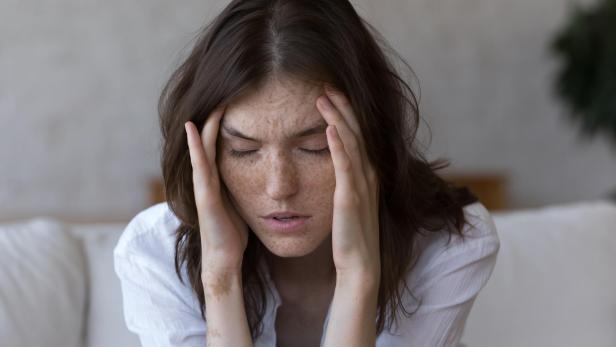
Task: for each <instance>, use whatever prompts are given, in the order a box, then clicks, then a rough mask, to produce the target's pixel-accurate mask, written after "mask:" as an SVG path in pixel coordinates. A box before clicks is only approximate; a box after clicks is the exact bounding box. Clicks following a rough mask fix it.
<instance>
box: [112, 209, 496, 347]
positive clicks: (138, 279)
mask: <svg viewBox="0 0 616 347" xmlns="http://www.w3.org/2000/svg"><path fill="white" fill-rule="evenodd" d="M464 212H465V214H466V217H467V218H468V220H469V222H470V223H471V224H473V225H475V227H474V228H472V227H470V226H469V225H465V227H464V229H463V232H464V234H465V235H467V237H466V239H465V241H464V242H462V238H461V237H460V236H459V235H456V234H452V235H451V240H450V243H449V244H447V241H448V237H449V235H448V234H447V233H428V234H427V235H429V236H427V237H421V235H418V237H421V240H422V241H421V243H420V244H421V248H420V251H421V252H420V255H419V258H418V259H417V263H416V264H415V266H414V267H413V268H412V269H411V271H409V274H408V277H407V281H408V282H407V283H408V286H409V288H410V289H411V290H412V293H413V295H414V296H415V298H419V299H421V305H419V309H418V310H417V311H416V312H415V313H413V314H412V315H411V316H410V317H408V318H407V317H406V316H405V315H403V314H398V320H397V322H398V324H397V325H394V326H392V329H391V330H392V331H388V330H387V329H384V330H383V332H382V333H381V334H380V335H379V336H378V337H377V340H376V346H377V347H402V346H404V347H408V346H413V347H422V346H426V347H439V346H448V347H449V346H453V347H455V346H458V343H459V341H460V338H461V336H462V332H463V330H464V326H465V322H466V318H467V317H468V314H469V312H470V310H471V307H472V305H473V303H474V301H475V298H476V297H477V294H478V293H479V291H480V290H481V289H482V288H483V287H484V285H485V284H486V282H487V281H488V279H489V278H490V275H491V274H492V270H493V268H494V265H495V263H496V257H497V253H498V250H499V248H500V242H499V238H498V235H497V232H496V227H495V225H494V222H493V220H492V218H491V216H490V214H489V212H488V211H487V210H486V208H485V207H484V206H483V205H482V204H481V203H480V202H476V203H473V204H469V205H466V206H465V207H464ZM179 224H180V222H179V220H178V218H177V217H176V216H175V215H174V214H173V212H172V211H171V210H170V209H169V207H168V205H167V203H159V204H157V205H154V206H152V207H149V208H147V209H146V210H144V211H142V212H140V213H139V214H137V216H135V217H134V218H133V219H132V220H131V221H130V223H129V224H128V225H127V227H126V229H125V230H124V233H123V234H122V236H121V237H120V240H119V241H118V244H117V245H116V247H115V249H114V265H115V272H116V274H117V276H118V277H119V278H120V281H121V286H122V296H123V302H124V318H125V321H126V325H127V327H128V329H129V330H130V331H132V332H134V333H136V334H137V335H138V336H139V338H140V340H141V344H142V346H144V347H155V346H178V347H179V346H182V347H189V346H190V347H192V346H195V347H196V346H199V347H204V346H206V330H207V326H206V323H205V321H204V320H203V319H202V318H201V311H200V308H199V301H198V299H197V297H196V295H195V294H194V293H193V292H192V289H191V288H190V286H188V285H187V283H188V281H187V279H188V276H187V275H186V268H185V266H182V267H181V272H182V276H183V279H185V280H184V283H185V284H182V283H181V282H180V280H179V279H178V277H177V275H176V273H175V268H174V255H175V234H174V231H175V229H176V228H177V227H178V226H179ZM264 270H265V276H266V279H267V284H268V285H269V287H270V289H271V291H272V293H273V294H274V295H273V297H272V296H268V301H267V303H266V305H267V310H266V314H265V316H264V317H263V334H262V335H261V336H259V337H258V338H257V339H256V340H255V341H254V346H255V347H275V346H276V333H275V319H276V310H277V309H278V307H279V306H280V305H281V300H280V297H279V295H278V292H277V291H276V287H275V286H274V285H273V282H272V281H271V278H270V277H269V273H268V272H267V268H264ZM402 299H403V301H404V303H405V308H406V310H407V312H413V311H415V309H416V308H417V301H416V300H415V299H412V300H411V297H410V295H409V294H408V292H407V291H405V292H404V294H403V297H402ZM328 320H329V310H328V312H327V318H326V319H325V321H324V322H323V334H325V331H326V328H327V322H328ZM323 341H324V335H323V336H322V337H321V346H322V345H323Z"/></svg>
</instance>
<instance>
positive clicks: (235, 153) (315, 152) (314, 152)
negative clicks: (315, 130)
mask: <svg viewBox="0 0 616 347" xmlns="http://www.w3.org/2000/svg"><path fill="white" fill-rule="evenodd" d="M256 151H257V150H252V151H236V150H234V149H231V150H229V154H231V155H232V156H234V157H236V158H242V157H246V156H248V155H250V154H252V153H254V152H256ZM300 151H302V152H306V153H308V154H312V155H323V154H326V153H328V152H329V147H325V148H323V149H317V150H312V149H304V148H300Z"/></svg>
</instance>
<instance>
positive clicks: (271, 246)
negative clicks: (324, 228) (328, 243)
mask: <svg viewBox="0 0 616 347" xmlns="http://www.w3.org/2000/svg"><path fill="white" fill-rule="evenodd" d="M257 236H258V237H259V239H260V240H261V243H263V245H264V246H265V248H267V249H268V250H269V251H270V252H271V253H272V254H274V255H276V256H279V257H282V258H294V257H303V256H305V255H308V254H310V253H312V252H314V251H315V250H316V249H317V248H318V247H319V245H321V244H322V242H323V241H324V240H325V239H327V234H325V235H319V236H316V237H315V236H314V235H307V234H303V235H301V236H272V235H268V233H266V236H265V237H262V236H263V235H261V236H260V235H259V234H257Z"/></svg>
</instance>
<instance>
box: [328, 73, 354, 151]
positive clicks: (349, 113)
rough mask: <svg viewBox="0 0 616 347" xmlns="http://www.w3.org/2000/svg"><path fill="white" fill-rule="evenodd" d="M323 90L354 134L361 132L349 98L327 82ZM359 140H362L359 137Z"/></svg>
mask: <svg viewBox="0 0 616 347" xmlns="http://www.w3.org/2000/svg"><path fill="white" fill-rule="evenodd" d="M324 90H325V94H326V95H327V97H328V98H329V100H331V102H332V103H333V104H334V106H336V108H337V109H338V110H339V111H340V113H341V114H342V115H343V116H344V119H345V120H346V121H347V123H348V124H349V127H350V128H351V129H352V130H353V132H354V133H355V134H356V135H359V134H361V128H360V127H359V121H358V120H357V117H356V116H355V113H354V112H353V108H352V107H351V103H350V102H349V99H347V97H346V96H345V95H344V94H343V93H342V92H341V91H338V90H337V89H334V87H333V86H331V85H329V84H325V87H324ZM360 142H362V141H361V139H360Z"/></svg>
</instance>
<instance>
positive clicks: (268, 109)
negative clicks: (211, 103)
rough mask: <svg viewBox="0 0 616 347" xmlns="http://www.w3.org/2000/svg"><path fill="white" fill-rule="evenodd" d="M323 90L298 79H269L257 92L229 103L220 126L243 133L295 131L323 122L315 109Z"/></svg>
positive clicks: (254, 91) (316, 85) (318, 86)
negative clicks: (278, 130) (280, 129)
mask: <svg viewBox="0 0 616 347" xmlns="http://www.w3.org/2000/svg"><path fill="white" fill-rule="evenodd" d="M322 93H323V88H322V86H320V85H318V84H311V83H307V82H304V81H301V80H297V79H290V78H284V79H282V78H278V77H271V78H268V80H267V81H266V82H265V83H264V84H262V86H260V87H259V88H257V89H255V90H253V91H251V92H249V93H247V94H246V95H243V96H241V97H240V98H238V99H237V100H234V101H233V102H232V103H230V104H229V105H228V106H227V108H226V110H225V115H224V117H223V123H225V124H229V125H232V126H234V127H238V128H239V127H241V128H243V129H247V128H250V129H254V130H259V129H261V128H263V127H266V128H271V127H284V128H288V127H294V126H298V127H299V126H303V125H306V124H313V123H315V122H317V121H318V120H319V119H321V118H322V116H321V114H320V112H319V111H318V109H317V108H316V105H315V102H316V99H317V97H319V95H321V94H322Z"/></svg>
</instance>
